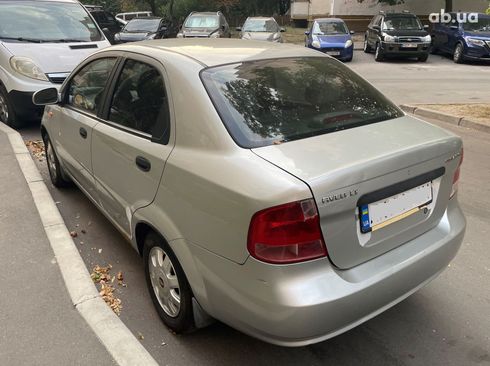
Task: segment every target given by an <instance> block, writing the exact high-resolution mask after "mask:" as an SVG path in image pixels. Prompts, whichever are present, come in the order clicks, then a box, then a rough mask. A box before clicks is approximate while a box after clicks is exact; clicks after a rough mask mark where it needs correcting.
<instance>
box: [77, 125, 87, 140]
mask: <svg viewBox="0 0 490 366" xmlns="http://www.w3.org/2000/svg"><path fill="white" fill-rule="evenodd" d="M79 132H80V136H82V138H84V139H86V138H87V130H86V129H85V128H83V127H80V131H79Z"/></svg>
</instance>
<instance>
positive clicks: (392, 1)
mask: <svg viewBox="0 0 490 366" xmlns="http://www.w3.org/2000/svg"><path fill="white" fill-rule="evenodd" d="M357 1H358V2H359V3H362V2H364V0H357ZM376 1H377V2H378V3H384V4H388V5H397V4H403V3H405V0H376ZM407 1H410V0H407ZM445 10H446V12H451V11H453V0H445Z"/></svg>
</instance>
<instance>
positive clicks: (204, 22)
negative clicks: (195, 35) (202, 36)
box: [184, 15, 219, 28]
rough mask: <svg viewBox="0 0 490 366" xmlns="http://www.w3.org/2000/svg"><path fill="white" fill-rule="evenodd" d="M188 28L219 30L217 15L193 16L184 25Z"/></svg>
mask: <svg viewBox="0 0 490 366" xmlns="http://www.w3.org/2000/svg"><path fill="white" fill-rule="evenodd" d="M184 26H185V27H186V28H218V27H219V21H218V16H217V15H192V16H191V17H189V18H188V19H187V21H186V22H185V25H184Z"/></svg>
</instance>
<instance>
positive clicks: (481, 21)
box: [463, 16, 490, 32]
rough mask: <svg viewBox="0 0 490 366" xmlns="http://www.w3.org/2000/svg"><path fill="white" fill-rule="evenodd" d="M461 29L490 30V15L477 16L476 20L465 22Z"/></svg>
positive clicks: (473, 30)
mask: <svg viewBox="0 0 490 366" xmlns="http://www.w3.org/2000/svg"><path fill="white" fill-rule="evenodd" d="M463 29H464V30H466V31H470V32H490V17H489V18H487V17H482V16H479V17H478V22H476V23H472V22H469V21H468V22H465V23H463Z"/></svg>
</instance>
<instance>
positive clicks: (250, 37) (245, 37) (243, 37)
mask: <svg viewBox="0 0 490 366" xmlns="http://www.w3.org/2000/svg"><path fill="white" fill-rule="evenodd" d="M242 39H252V35H251V34H250V33H244V34H243V36H242Z"/></svg>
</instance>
